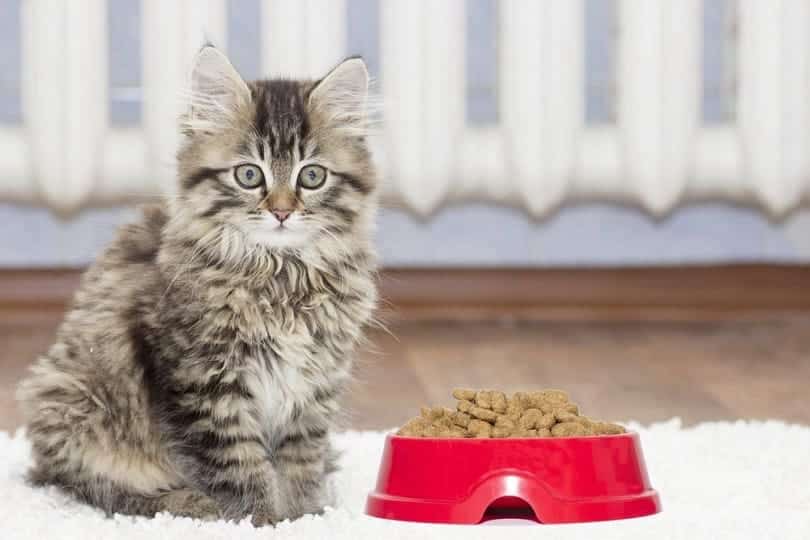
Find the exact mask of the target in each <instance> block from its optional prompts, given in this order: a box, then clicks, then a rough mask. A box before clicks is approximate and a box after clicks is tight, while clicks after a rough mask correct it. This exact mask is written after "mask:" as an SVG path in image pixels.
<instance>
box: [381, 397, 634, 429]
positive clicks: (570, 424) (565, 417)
mask: <svg viewBox="0 0 810 540" xmlns="http://www.w3.org/2000/svg"><path fill="white" fill-rule="evenodd" d="M453 397H454V398H455V399H456V400H457V403H456V407H455V410H453V409H448V408H445V407H422V408H421V409H420V414H419V416H418V417H416V418H413V419H411V420H409V421H408V422H407V423H406V424H405V425H404V426H402V427H401V428H400V429H399V431H398V432H397V434H398V435H402V436H406V437H440V438H473V437H474V438H481V439H488V438H497V439H504V438H515V437H580V436H587V435H616V434H619V433H625V429H624V428H623V427H622V426H620V425H618V424H611V423H609V422H601V421H597V420H592V419H590V418H588V417H587V416H583V415H581V414H580V410H579V407H578V406H577V404H576V403H572V402H571V401H570V400H569V397H568V394H567V393H566V392H564V391H562V390H541V391H538V392H515V393H514V394H512V395H511V396H507V395H506V394H505V393H503V392H499V391H496V390H473V389H466V388H457V389H455V390H453Z"/></svg>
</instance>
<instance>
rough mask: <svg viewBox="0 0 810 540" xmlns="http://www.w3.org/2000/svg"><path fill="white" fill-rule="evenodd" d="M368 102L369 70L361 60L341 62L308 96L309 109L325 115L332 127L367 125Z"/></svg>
mask: <svg viewBox="0 0 810 540" xmlns="http://www.w3.org/2000/svg"><path fill="white" fill-rule="evenodd" d="M367 101H368V70H367V69H366V63H365V62H363V59H362V58H359V57H354V58H348V59H346V60H344V61H343V62H341V63H340V64H339V65H338V66H337V67H335V68H334V69H333V70H332V71H330V72H329V73H327V74H326V76H325V77H324V78H323V79H321V80H320V81H318V82H316V83H315V86H314V87H313V88H312V90H310V93H309V106H310V108H311V109H313V110H315V111H318V112H322V113H324V114H325V115H326V119H327V121H330V122H332V123H342V124H346V125H347V127H348V126H351V125H357V124H363V123H365V121H366V115H367V110H366V105H367Z"/></svg>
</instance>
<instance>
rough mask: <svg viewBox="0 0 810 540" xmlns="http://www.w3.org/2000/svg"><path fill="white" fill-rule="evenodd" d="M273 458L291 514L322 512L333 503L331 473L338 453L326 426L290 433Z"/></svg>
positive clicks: (286, 507) (286, 506) (282, 492)
mask: <svg viewBox="0 0 810 540" xmlns="http://www.w3.org/2000/svg"><path fill="white" fill-rule="evenodd" d="M272 459H273V463H274V464H275V466H276V472H277V473H278V479H279V491H280V493H281V500H282V501H283V504H284V505H285V510H286V511H285V514H287V515H288V516H289V517H291V518H296V517H300V516H302V515H304V514H319V513H321V512H323V509H324V506H327V505H329V504H333V501H332V500H331V489H330V486H329V484H328V481H327V475H328V474H329V473H331V472H333V471H334V469H335V464H334V461H335V456H334V452H333V451H332V449H331V446H330V444H329V438H328V432H327V431H326V430H325V429H318V430H315V431H310V432H308V433H300V432H299V433H296V434H293V435H288V436H287V437H286V438H285V439H284V440H283V441H282V442H281V444H280V445H279V446H278V448H277V449H276V451H275V452H274V453H273V457H272Z"/></svg>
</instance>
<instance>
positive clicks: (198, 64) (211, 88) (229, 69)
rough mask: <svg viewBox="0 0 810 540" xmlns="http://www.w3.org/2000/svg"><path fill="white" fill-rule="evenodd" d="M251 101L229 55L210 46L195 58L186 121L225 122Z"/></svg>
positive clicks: (248, 91)
mask: <svg viewBox="0 0 810 540" xmlns="http://www.w3.org/2000/svg"><path fill="white" fill-rule="evenodd" d="M249 102H250V89H249V88H248V86H247V84H246V83H245V81H244V80H243V79H242V77H241V76H240V75H239V73H238V72H237V71H236V69H234V67H233V66H232V65H231V63H230V62H229V61H228V58H227V57H226V56H225V55H224V54H222V53H221V52H219V51H218V50H217V49H215V48H214V47H212V46H210V45H206V46H204V47H203V48H202V49H200V51H199V52H198V53H197V56H196V57H195V58H194V63H193V68H192V71H191V98H190V104H191V107H190V110H189V120H190V122H189V124H190V127H191V128H192V129H193V128H194V123H195V122H201V123H205V122H211V123H212V124H213V123H216V122H218V121H225V120H227V119H228V118H229V117H231V116H232V115H233V114H234V113H235V112H236V111H237V110H238V109H239V108H240V107H242V106H243V105H245V104H247V103H249Z"/></svg>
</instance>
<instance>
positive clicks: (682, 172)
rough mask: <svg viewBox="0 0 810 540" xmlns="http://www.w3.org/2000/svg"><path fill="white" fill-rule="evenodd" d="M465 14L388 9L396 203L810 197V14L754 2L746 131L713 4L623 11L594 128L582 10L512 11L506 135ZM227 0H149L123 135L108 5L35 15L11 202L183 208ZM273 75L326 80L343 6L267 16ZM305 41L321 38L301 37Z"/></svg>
mask: <svg viewBox="0 0 810 540" xmlns="http://www.w3.org/2000/svg"><path fill="white" fill-rule="evenodd" d="M466 7H467V4H466V2H465V1H464V0H443V1H441V2H435V1H429V0H409V1H407V2H406V1H402V0H380V8H379V13H380V20H379V36H380V51H381V74H380V79H381V84H380V90H381V93H382V97H383V101H384V104H385V106H384V122H383V123H382V128H381V130H380V132H379V134H378V135H377V136H376V137H375V139H374V141H373V143H374V147H375V151H376V154H377V156H378V158H379V160H380V164H381V167H382V169H383V171H384V178H385V182H384V184H385V195H386V197H387V199H388V200H390V201H394V202H395V203H396V204H399V205H404V206H405V207H407V208H409V209H410V210H411V211H413V212H416V213H420V214H428V213H430V212H432V211H434V210H435V209H437V208H439V207H441V206H442V205H445V204H448V203H452V202H458V201H469V200H476V201H492V202H498V203H506V204H512V205H517V206H520V207H522V208H525V209H526V211H528V212H530V213H531V214H533V215H536V216H542V215H545V214H548V213H549V212H552V211H554V210H555V209H557V208H558V207H560V206H561V205H564V204H567V203H572V202H578V201H586V200H596V201H610V202H616V203H621V204H634V205H640V206H641V207H643V208H645V209H646V210H648V211H649V212H651V213H653V214H661V213H666V212H668V211H669V210H671V209H672V208H674V207H676V206H678V205H680V204H685V203H688V202H692V201H699V200H722V201H731V202H735V203H742V204H748V205H754V206H759V207H761V208H763V209H764V210H766V211H767V212H769V213H770V214H773V215H781V214H784V213H786V212H788V211H790V210H791V209H793V208H795V207H796V206H798V205H800V204H801V203H802V202H803V200H804V199H805V195H806V194H807V188H808V186H810V151H808V150H810V79H809V76H810V72H809V71H808V67H809V63H808V62H809V61H810V58H808V55H810V2H807V1H806V0H769V1H768V2H764V1H761V0H739V1H738V2H736V9H735V10H734V17H735V20H734V23H735V24H734V27H735V29H736V31H735V33H734V47H735V50H736V53H735V58H736V69H735V74H734V85H733V89H732V91H733V92H734V101H735V103H736V114H735V120H734V121H733V122H732V123H726V124H712V125H704V124H702V122H701V120H700V119H701V111H700V95H701V85H702V80H701V67H702V66H701V47H702V44H701V24H702V9H703V6H702V2H700V1H699V0H656V1H648V0H617V2H616V14H615V19H616V20H615V25H616V29H617V31H616V35H615V47H614V50H615V71H616V73H615V89H614V93H613V95H614V110H615V122H613V123H611V124H603V125H590V124H587V123H586V122H585V118H584V116H585V114H584V108H585V98H584V86H585V84H584V61H583V58H584V47H585V32H584V16H583V10H584V6H583V0H504V1H501V2H499V4H498V19H499V20H498V35H499V38H498V74H499V80H498V91H497V95H498V109H499V121H498V123H497V124H494V125H487V126H478V125H471V124H469V123H468V122H467V121H466V119H465V98H466V87H465V80H466V77H465V46H466V45H465V44H466V36H465V9H466ZM226 8H227V2H226V1H225V0H203V1H200V0H193V1H192V0H175V1H165V0H143V3H142V28H141V32H142V59H143V77H142V80H143V99H144V105H143V116H142V122H141V125H140V126H137V127H126V128H122V127H112V126H111V125H110V122H109V118H108V113H107V107H106V103H107V102H108V92H109V91H108V77H107V54H108V40H107V28H106V24H107V13H106V9H107V5H106V2H105V1H104V0H84V1H82V2H76V1H69V0H26V1H25V2H24V5H23V12H22V20H21V24H22V36H23V42H22V51H21V53H22V69H23V74H22V98H23V118H24V120H23V123H22V124H21V125H19V126H9V125H5V126H0V178H2V181H1V182H0V199H3V200H7V201H18V202H26V203H33V204H40V205H46V206H48V207H50V208H52V209H54V210H55V211H58V212H61V213H69V212H71V211H75V210H76V209H78V208H81V207H84V206H88V205H101V204H110V203H116V202H130V201H136V200H143V199H148V198H152V197H154V196H156V195H158V194H160V193H164V192H169V193H170V192H171V191H172V189H173V186H174V182H173V165H172V163H173V155H174V152H175V148H176V145H177V143H178V134H177V131H176V128H175V118H176V116H177V115H178V114H179V112H180V110H181V107H182V102H181V99H180V98H179V96H180V95H181V91H182V89H183V88H184V87H185V84H186V77H187V76H188V65H189V61H190V58H191V57H192V55H193V54H194V52H195V51H196V50H197V49H198V47H199V46H200V44H201V43H202V42H203V40H204V36H207V37H208V38H209V39H211V40H213V41H214V42H215V43H218V44H225V43H227V40H226V36H225V34H226V31H227V28H226ZM260 25H261V28H262V40H263V41H262V43H261V66H262V70H263V71H265V72H266V73H284V74H287V75H294V76H298V75H300V76H316V75H318V74H321V73H323V72H324V71H325V70H326V69H328V67H330V66H331V65H333V64H335V63H336V62H337V61H339V60H340V58H341V57H342V56H343V55H344V54H345V50H346V3H345V1H343V0H302V1H296V2H293V1H286V0H268V1H265V2H263V3H262V11H261V17H260ZM301 28H306V29H307V32H308V33H310V34H311V35H317V36H318V39H316V40H311V41H302V40H301V39H300V31H301Z"/></svg>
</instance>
